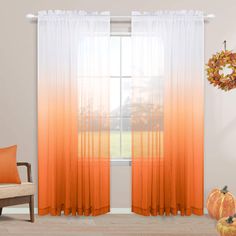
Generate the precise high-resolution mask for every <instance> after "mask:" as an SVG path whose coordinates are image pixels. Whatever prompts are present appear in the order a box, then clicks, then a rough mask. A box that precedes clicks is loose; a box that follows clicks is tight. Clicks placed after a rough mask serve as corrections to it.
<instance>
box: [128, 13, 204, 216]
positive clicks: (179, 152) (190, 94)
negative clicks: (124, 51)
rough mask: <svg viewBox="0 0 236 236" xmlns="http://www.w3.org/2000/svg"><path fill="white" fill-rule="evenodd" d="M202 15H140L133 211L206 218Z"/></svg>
mask: <svg viewBox="0 0 236 236" xmlns="http://www.w3.org/2000/svg"><path fill="white" fill-rule="evenodd" d="M203 32H204V19H203V14H202V13H201V12H194V11H189V12H185V11H181V12H168V11H164V12H156V13H153V14H150V13H144V14H141V13H138V12H134V13H133V15H132V52H133V55H132V58H133V66H132V68H133V69H132V77H133V88H132V184H133V187H132V211H133V212H135V213H138V214H141V215H163V214H165V215H170V214H173V215H176V214H178V212H180V214H181V215H190V214H192V213H194V214H197V215H201V214H203V193H204V192H203V96H204V87H203V68H204V60H203V49H204V48H203V46H204V41H203Z"/></svg>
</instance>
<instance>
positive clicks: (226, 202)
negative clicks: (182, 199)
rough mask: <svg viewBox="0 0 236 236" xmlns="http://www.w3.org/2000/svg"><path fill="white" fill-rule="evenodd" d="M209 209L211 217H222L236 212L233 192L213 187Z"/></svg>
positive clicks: (208, 201) (208, 200)
mask: <svg viewBox="0 0 236 236" xmlns="http://www.w3.org/2000/svg"><path fill="white" fill-rule="evenodd" d="M207 210H208V213H209V215H210V217H212V218H214V219H217V220H219V219H221V218H222V217H227V216H230V215H233V214H234V213H235V212H236V202H235V198H234V196H233V194H232V193H230V192H229V191H228V190H227V186H225V187H224V188H223V189H221V190H220V189H213V190H212V191H211V193H210V194H209V196H208V199H207Z"/></svg>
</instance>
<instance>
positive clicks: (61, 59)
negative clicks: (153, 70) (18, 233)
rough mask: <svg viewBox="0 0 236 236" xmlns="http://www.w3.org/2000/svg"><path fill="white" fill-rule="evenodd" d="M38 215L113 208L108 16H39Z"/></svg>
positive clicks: (56, 13) (66, 13) (55, 13)
mask: <svg viewBox="0 0 236 236" xmlns="http://www.w3.org/2000/svg"><path fill="white" fill-rule="evenodd" d="M38 15H39V16H38V176H39V178H38V179H39V188H38V193H39V197H38V208H39V214H40V215H45V214H51V215H60V214H61V213H63V212H64V214H65V215H68V214H72V215H76V214H78V215H99V214H104V213H106V212H108V211H109V209H110V197H109V196H110V189H109V188H110V173H109V170H110V147H109V143H110V140H109V139H110V136H109V135H110V132H109V116H108V114H109V89H108V88H109V79H108V78H109V69H108V68H109V55H110V54H109V39H110V38H109V37H110V17H109V13H107V12H104V13H91V14H88V13H86V12H82V11H79V12H77V11H73V12H71V11H48V12H39V14H38Z"/></svg>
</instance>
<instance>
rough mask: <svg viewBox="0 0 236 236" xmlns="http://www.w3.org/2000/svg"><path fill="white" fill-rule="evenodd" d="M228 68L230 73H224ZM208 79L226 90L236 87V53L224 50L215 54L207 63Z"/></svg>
mask: <svg viewBox="0 0 236 236" xmlns="http://www.w3.org/2000/svg"><path fill="white" fill-rule="evenodd" d="M225 69H228V70H229V71H230V73H228V74H224V70H225ZM206 71H207V79H208V80H209V82H210V83H211V84H213V85H214V86H215V87H218V88H220V89H222V90H224V91H228V90H231V89H233V88H236V53H233V52H232V51H228V50H224V51H221V52H219V53H216V54H214V55H213V56H212V57H211V58H210V59H209V61H208V63H207V68H206Z"/></svg>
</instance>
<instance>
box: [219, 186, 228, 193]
mask: <svg viewBox="0 0 236 236" xmlns="http://www.w3.org/2000/svg"><path fill="white" fill-rule="evenodd" d="M227 188H228V186H227V185H225V186H224V188H222V189H221V190H220V191H221V192H222V193H223V194H226V193H228V192H229V191H228V189H227Z"/></svg>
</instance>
